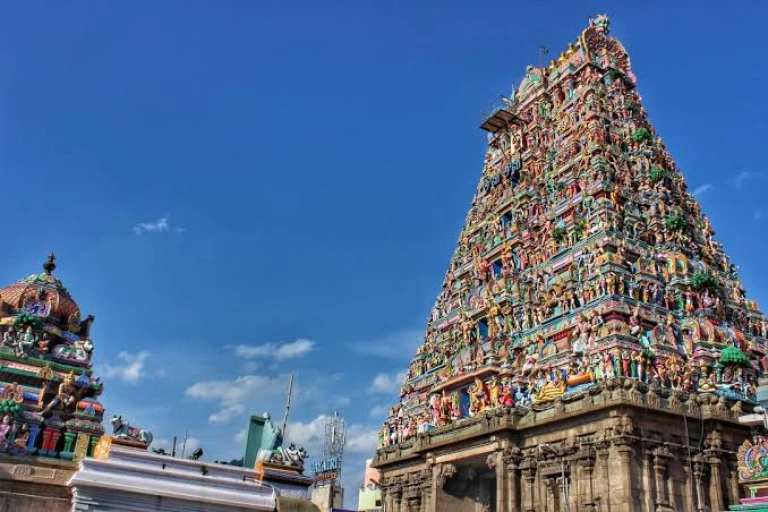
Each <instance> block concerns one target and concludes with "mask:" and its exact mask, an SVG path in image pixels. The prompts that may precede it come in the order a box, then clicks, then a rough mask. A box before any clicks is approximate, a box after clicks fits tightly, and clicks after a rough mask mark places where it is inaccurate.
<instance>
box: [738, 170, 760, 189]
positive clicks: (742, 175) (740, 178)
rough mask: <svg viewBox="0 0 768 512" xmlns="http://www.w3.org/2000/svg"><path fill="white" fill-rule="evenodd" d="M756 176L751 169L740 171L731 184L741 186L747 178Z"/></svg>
mask: <svg viewBox="0 0 768 512" xmlns="http://www.w3.org/2000/svg"><path fill="white" fill-rule="evenodd" d="M755 176H757V173H755V172H752V171H741V172H739V173H738V174H737V175H736V176H735V177H734V178H733V184H734V185H736V186H737V187H741V186H742V185H743V184H744V183H745V182H746V181H747V180H749V179H751V178H754V177H755Z"/></svg>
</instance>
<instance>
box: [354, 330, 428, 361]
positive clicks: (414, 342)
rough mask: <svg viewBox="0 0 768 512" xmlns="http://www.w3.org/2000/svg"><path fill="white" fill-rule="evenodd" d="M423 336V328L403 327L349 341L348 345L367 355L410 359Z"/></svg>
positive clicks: (355, 350)
mask: <svg viewBox="0 0 768 512" xmlns="http://www.w3.org/2000/svg"><path fill="white" fill-rule="evenodd" d="M423 338H424V330H423V329H401V330H398V331H394V332H391V333H388V334H385V335H383V336H379V337H376V338H373V339H370V340H364V341H357V342H355V343H349V344H348V345H347V346H348V347H349V348H350V349H351V350H352V351H354V352H357V353H358V354H362V355H366V356H373V357H381V358H386V359H410V358H411V357H413V354H414V353H415V352H416V347H418V346H419V344H420V343H421V341H422V340H423Z"/></svg>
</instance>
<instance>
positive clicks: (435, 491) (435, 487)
mask: <svg viewBox="0 0 768 512" xmlns="http://www.w3.org/2000/svg"><path fill="white" fill-rule="evenodd" d="M455 474H456V466H454V465H453V464H437V465H435V466H433V467H432V482H431V485H430V491H431V493H430V494H431V499H432V505H433V506H431V507H429V508H427V511H432V510H435V511H436V510H437V499H438V496H439V494H440V491H441V490H442V489H443V487H444V486H445V483H446V482H447V481H448V479H449V478H451V477H453V476H454V475H455Z"/></svg>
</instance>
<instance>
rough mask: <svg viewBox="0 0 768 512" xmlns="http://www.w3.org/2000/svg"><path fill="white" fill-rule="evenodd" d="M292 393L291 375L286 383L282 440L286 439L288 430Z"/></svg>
mask: <svg viewBox="0 0 768 512" xmlns="http://www.w3.org/2000/svg"><path fill="white" fill-rule="evenodd" d="M292 393H293V374H291V380H290V382H289V383H288V400H287V401H286V403H285V414H284V415H283V429H282V430H281V432H282V433H283V439H286V434H285V432H286V429H287V428H288V411H290V410H291V394H292Z"/></svg>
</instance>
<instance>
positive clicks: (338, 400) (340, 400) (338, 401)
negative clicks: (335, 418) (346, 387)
mask: <svg viewBox="0 0 768 512" xmlns="http://www.w3.org/2000/svg"><path fill="white" fill-rule="evenodd" d="M331 402H332V403H333V404H334V405H335V406H337V407H347V406H348V405H349V404H351V403H352V400H350V398H349V397H348V396H337V397H334V398H333V399H332V400H331Z"/></svg>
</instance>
